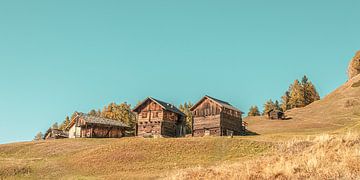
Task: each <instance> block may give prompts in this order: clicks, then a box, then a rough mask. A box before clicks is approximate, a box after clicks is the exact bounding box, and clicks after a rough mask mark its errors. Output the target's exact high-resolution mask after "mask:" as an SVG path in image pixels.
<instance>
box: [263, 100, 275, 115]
mask: <svg viewBox="0 0 360 180" xmlns="http://www.w3.org/2000/svg"><path fill="white" fill-rule="evenodd" d="M274 109H276V105H275V103H274V101H272V100H271V99H270V100H268V101H266V103H265V104H264V110H263V115H266V114H267V113H268V112H270V111H271V110H274Z"/></svg>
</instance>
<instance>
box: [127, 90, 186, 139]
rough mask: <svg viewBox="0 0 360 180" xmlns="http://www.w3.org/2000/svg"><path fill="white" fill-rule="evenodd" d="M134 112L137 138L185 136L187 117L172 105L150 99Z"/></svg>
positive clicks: (138, 106)
mask: <svg viewBox="0 0 360 180" xmlns="http://www.w3.org/2000/svg"><path fill="white" fill-rule="evenodd" d="M133 112H135V113H136V114H137V116H136V119H137V123H136V135H137V136H143V137H154V136H160V137H183V136H185V133H186V131H185V130H186V129H185V127H186V126H185V124H186V122H185V117H186V115H185V114H184V113H182V112H181V111H180V110H179V109H178V108H176V107H175V106H174V105H172V104H170V103H166V102H163V101H160V100H157V99H154V98H152V97H148V98H146V99H145V100H144V101H142V102H141V103H140V104H139V105H137V106H136V107H135V108H134V109H133Z"/></svg>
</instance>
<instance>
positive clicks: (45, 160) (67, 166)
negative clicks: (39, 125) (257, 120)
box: [0, 137, 269, 179]
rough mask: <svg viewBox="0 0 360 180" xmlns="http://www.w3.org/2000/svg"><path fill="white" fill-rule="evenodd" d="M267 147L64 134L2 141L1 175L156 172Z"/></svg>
mask: <svg viewBox="0 0 360 180" xmlns="http://www.w3.org/2000/svg"><path fill="white" fill-rule="evenodd" d="M268 147H269V143H265V142H259V141H251V140H246V139H243V138H241V137H238V138H232V139H231V138H220V137H218V138H183V139H143V138H122V139H64V140H52V141H51V140H50V141H41V142H25V143H15V144H6V145H0V177H1V176H3V177H4V176H5V177H6V176H7V177H17V178H24V177H27V178H30V179H38V178H54V179H58V178H65V179H69V178H70V179H71V178H75V179H77V178H106V179H108V178H114V179H117V178H119V177H122V178H157V177H162V176H164V175H165V174H164V173H168V172H170V171H171V170H175V169H183V168H188V167H195V166H199V165H200V166H204V167H207V166H209V165H213V164H214V163H215V164H217V163H219V162H235V161H238V160H240V159H245V158H249V157H254V156H258V155H259V154H262V153H264V152H266V150H267V149H268ZM0 179H1V178H0Z"/></svg>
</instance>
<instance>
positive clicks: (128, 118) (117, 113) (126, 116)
mask: <svg viewBox="0 0 360 180" xmlns="http://www.w3.org/2000/svg"><path fill="white" fill-rule="evenodd" d="M100 116H101V117H104V118H109V119H113V120H117V121H121V122H123V123H125V124H126V125H128V126H130V127H131V128H133V129H134V127H135V124H136V119H135V114H134V113H133V112H132V111H131V105H130V104H127V103H121V104H119V105H118V104H116V103H110V104H109V105H107V106H105V107H104V109H103V111H102V112H101V114H100Z"/></svg>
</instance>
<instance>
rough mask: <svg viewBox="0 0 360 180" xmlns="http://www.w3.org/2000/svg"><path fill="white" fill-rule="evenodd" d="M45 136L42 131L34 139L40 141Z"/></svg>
mask: <svg viewBox="0 0 360 180" xmlns="http://www.w3.org/2000/svg"><path fill="white" fill-rule="evenodd" d="M43 138H44V135H43V133H42V132H38V133H37V134H36V136H35V137H34V141H40V140H42V139H43Z"/></svg>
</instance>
